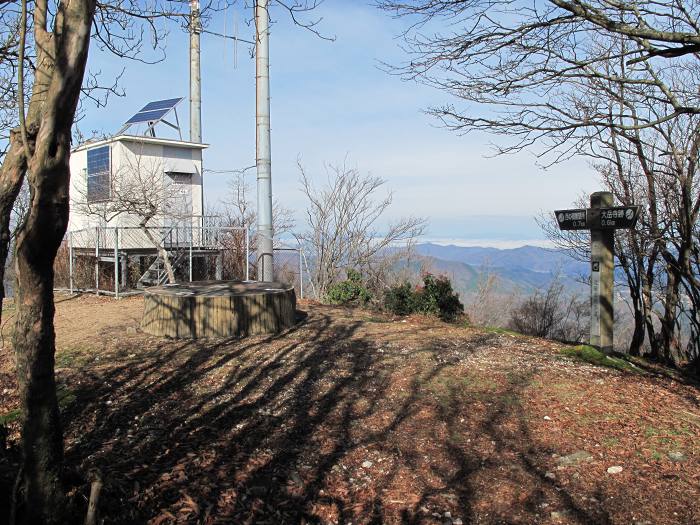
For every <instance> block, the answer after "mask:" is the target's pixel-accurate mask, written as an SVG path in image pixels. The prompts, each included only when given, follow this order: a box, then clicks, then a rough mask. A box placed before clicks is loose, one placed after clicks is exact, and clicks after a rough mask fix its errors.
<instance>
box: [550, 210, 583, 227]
mask: <svg viewBox="0 0 700 525" xmlns="http://www.w3.org/2000/svg"><path fill="white" fill-rule="evenodd" d="M586 211H587V210H584V209H578V210H557V211H555V212H554V216H555V217H556V218H557V222H558V223H559V229H560V230H588V229H589V228H588V221H587V220H586V217H587V213H586Z"/></svg>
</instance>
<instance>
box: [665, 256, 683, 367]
mask: <svg viewBox="0 0 700 525" xmlns="http://www.w3.org/2000/svg"><path fill="white" fill-rule="evenodd" d="M679 287H680V282H679V278H678V273H677V271H676V270H675V269H674V268H673V266H672V265H670V264H669V265H668V270H667V272H666V294H665V298H664V315H663V317H662V318H661V341H660V344H661V352H662V353H663V355H662V358H663V361H664V363H665V364H667V365H670V366H673V365H674V364H675V360H674V354H675V347H676V344H677V340H676V337H675V332H676V321H677V313H678V289H679Z"/></svg>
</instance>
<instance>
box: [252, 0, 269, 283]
mask: <svg viewBox="0 0 700 525" xmlns="http://www.w3.org/2000/svg"><path fill="white" fill-rule="evenodd" d="M267 6H268V0H257V2H256V4H255V28H256V39H255V95H256V96H255V99H256V100H255V106H256V107H255V129H256V148H255V149H256V152H255V153H256V155H255V157H256V158H255V164H256V166H257V168H258V246H257V256H256V257H257V265H258V280H259V281H266V282H269V281H272V280H273V271H272V270H273V267H272V264H273V263H272V236H273V231H272V156H271V147H270V28H269V18H268V12H267Z"/></svg>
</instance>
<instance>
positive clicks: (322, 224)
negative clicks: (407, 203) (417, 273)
mask: <svg viewBox="0 0 700 525" xmlns="http://www.w3.org/2000/svg"><path fill="white" fill-rule="evenodd" d="M299 170H300V172H301V189H302V192H303V193H304V195H305V196H306V198H307V199H308V202H309V204H308V207H307V209H306V222H307V226H308V230H307V231H306V232H305V233H303V234H301V235H299V239H300V241H301V242H302V243H303V244H304V245H305V246H306V247H307V249H308V250H309V253H308V256H309V264H310V266H311V269H310V273H311V284H312V287H313V289H314V294H315V295H316V297H318V298H324V297H325V295H326V293H327V291H328V287H329V286H330V285H331V284H333V283H334V282H335V281H336V280H337V279H338V278H339V277H341V276H342V273H343V271H344V270H346V269H350V268H351V269H356V270H358V271H360V272H362V273H364V274H369V275H372V274H375V273H376V271H377V270H378V269H379V268H386V263H387V260H389V259H388V258H390V257H393V256H395V253H396V252H395V250H397V249H399V248H400V246H401V245H410V244H412V243H413V242H414V241H415V239H416V238H417V237H419V236H420V235H421V234H422V233H423V231H424V229H425V224H426V223H425V220H424V219H421V218H417V217H408V218H404V219H401V220H399V221H397V222H394V223H392V224H389V225H388V227H387V228H386V230H385V231H383V232H382V231H380V230H379V222H380V219H381V218H382V216H383V215H384V213H385V212H386V211H387V209H388V208H389V206H390V205H391V202H392V195H391V193H389V194H386V195H384V196H380V195H378V193H379V192H380V191H381V189H382V186H383V185H384V184H385V181H384V180H383V179H381V178H379V177H372V176H371V175H362V174H361V173H360V172H359V171H358V170H357V169H354V168H349V167H348V166H347V165H345V164H343V165H339V166H327V167H326V184H325V185H324V186H323V187H320V188H319V187H316V186H315V185H314V184H313V182H312V180H311V179H310V178H309V176H308V175H307V173H306V171H305V170H304V168H303V167H302V166H301V164H299Z"/></svg>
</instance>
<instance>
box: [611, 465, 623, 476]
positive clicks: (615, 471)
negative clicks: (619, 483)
mask: <svg viewBox="0 0 700 525" xmlns="http://www.w3.org/2000/svg"><path fill="white" fill-rule="evenodd" d="M620 472H622V467H621V466H620V465H615V466H614V467H609V468H608V474H619V473H620Z"/></svg>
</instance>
